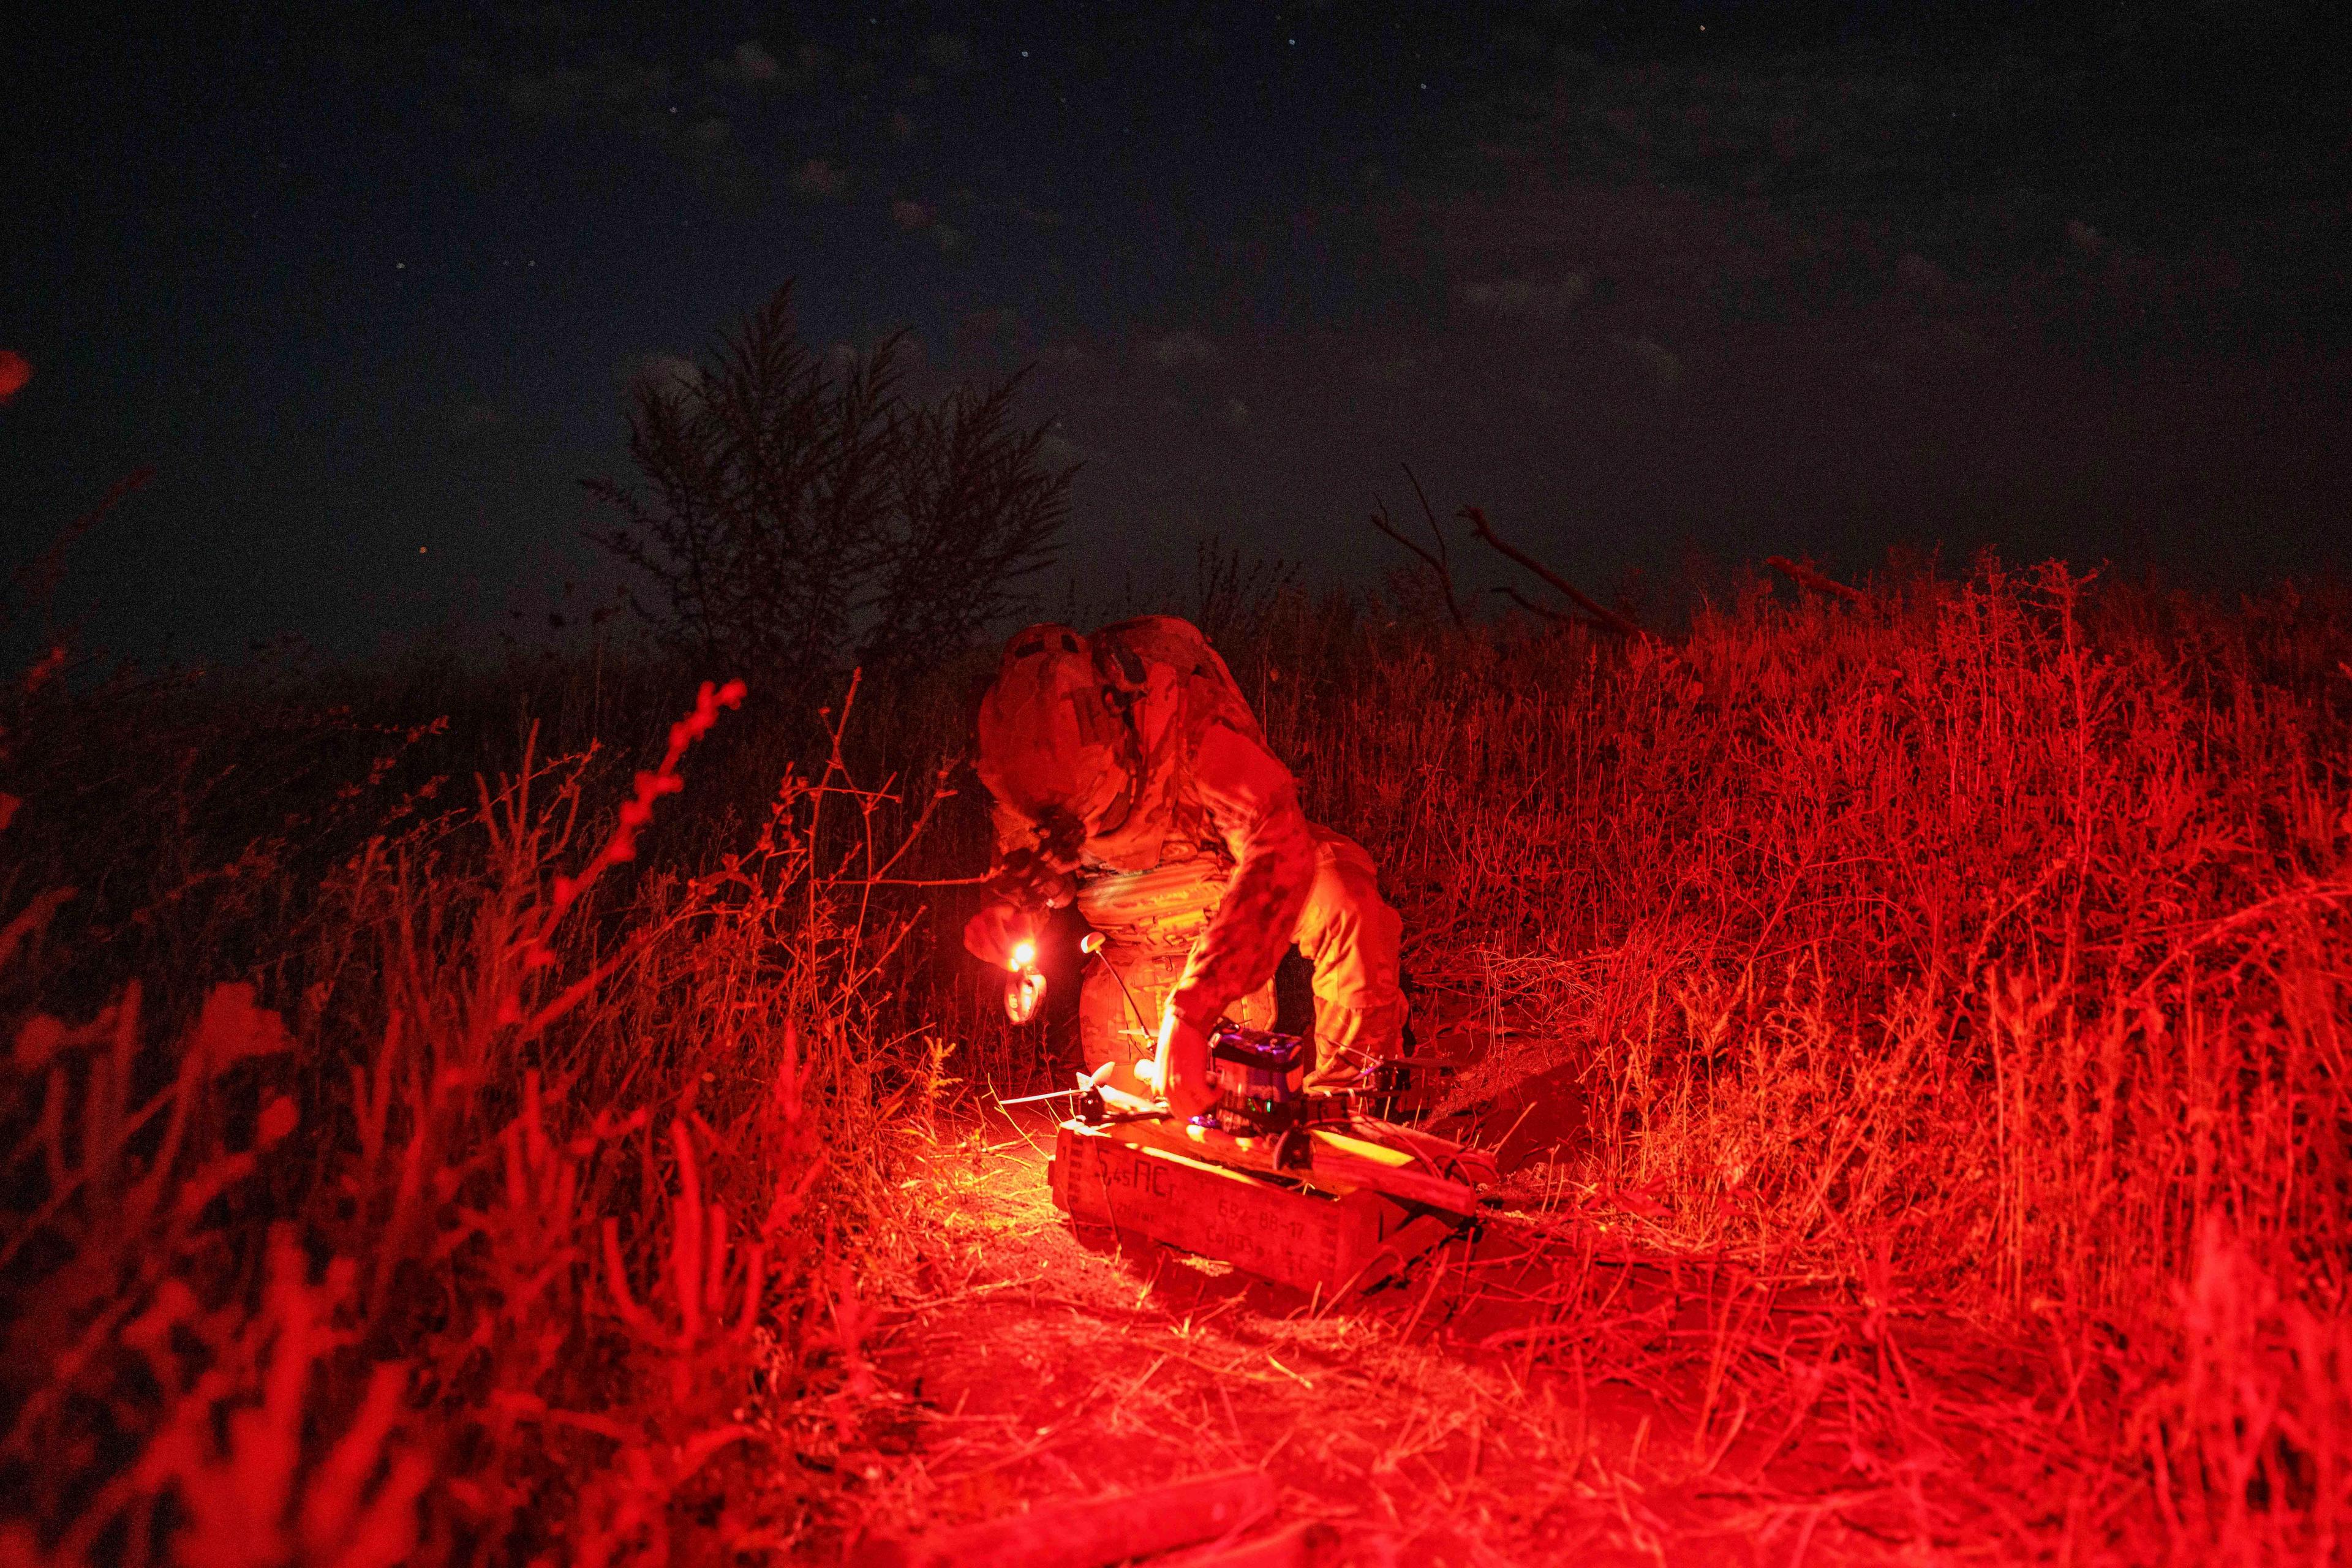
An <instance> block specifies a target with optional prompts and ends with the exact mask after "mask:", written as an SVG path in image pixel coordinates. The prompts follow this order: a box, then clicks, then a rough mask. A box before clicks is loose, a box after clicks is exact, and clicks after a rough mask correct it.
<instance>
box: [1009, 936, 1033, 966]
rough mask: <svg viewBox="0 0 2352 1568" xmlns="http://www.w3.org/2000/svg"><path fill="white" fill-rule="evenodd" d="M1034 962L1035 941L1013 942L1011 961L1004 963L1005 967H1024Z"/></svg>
mask: <svg viewBox="0 0 2352 1568" xmlns="http://www.w3.org/2000/svg"><path fill="white" fill-rule="evenodd" d="M1036 962H1037V944H1036V943H1035V942H1015V943H1014V944H1013V962H1012V963H1010V964H1008V965H1006V967H1007V968H1011V969H1026V968H1028V967H1029V966H1030V965H1031V964H1033V963H1036Z"/></svg>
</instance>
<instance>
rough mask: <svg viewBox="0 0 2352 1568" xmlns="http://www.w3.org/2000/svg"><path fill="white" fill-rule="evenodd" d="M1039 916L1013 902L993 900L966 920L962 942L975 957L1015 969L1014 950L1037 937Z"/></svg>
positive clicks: (983, 961) (992, 964)
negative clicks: (1014, 904)
mask: <svg viewBox="0 0 2352 1568" xmlns="http://www.w3.org/2000/svg"><path fill="white" fill-rule="evenodd" d="M1037 924H1038V922H1037V918H1036V916H1034V915H1033V914H1031V913H1030V912H1029V911H1028V910H1023V909H1017V908H1015V907H1014V906H1013V905H1011V904H1003V903H997V904H990V905H989V906H988V907H987V908H986V909H983V910H981V911H980V913H978V914H976V915H974V916H972V917H971V919H970V920H969V921H965V922H964V928H963V945H964V946H965V948H966V949H967V950H969V951H970V952H971V955H972V956H973V957H974V958H977V959H979V960H980V961H981V962H982V963H985V964H988V965H990V966H991V967H992V968H996V969H1015V968H1018V967H1019V965H1018V964H1015V963H1013V951H1014V950H1015V949H1016V948H1018V947H1019V946H1020V945H1021V944H1022V943H1023V942H1033V943H1034V942H1035V941H1036V940H1037Z"/></svg>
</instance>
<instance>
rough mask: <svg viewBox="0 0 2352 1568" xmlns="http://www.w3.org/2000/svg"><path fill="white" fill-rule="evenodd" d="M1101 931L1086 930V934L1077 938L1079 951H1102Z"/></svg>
mask: <svg viewBox="0 0 2352 1568" xmlns="http://www.w3.org/2000/svg"><path fill="white" fill-rule="evenodd" d="M1102 943H1103V936H1102V932H1100V931H1088V932H1087V934H1086V935H1084V936H1082V937H1080V938H1078V951H1079V952H1101V951H1102Z"/></svg>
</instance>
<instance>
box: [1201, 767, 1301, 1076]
mask: <svg viewBox="0 0 2352 1568" xmlns="http://www.w3.org/2000/svg"><path fill="white" fill-rule="evenodd" d="M1192 771H1193V779H1194V781H1195V783H1196V784H1198V786H1199V788H1200V791H1201V801H1202V805H1205V806H1207V807H1208V811H1209V819H1210V821H1211V822H1212V823H1213V824H1214V825H1215V826H1216V829H1217V831H1218V832H1219V833H1220V834H1221V835H1223V837H1224V840H1225V845H1226V847H1227V848H1229V849H1230V850H1231V851H1232V852H1233V857H1234V879H1233V883H1232V885H1231V886H1229V887H1228V888H1227V889H1225V896H1224V900H1223V902H1221V903H1220V904H1219V905H1218V906H1217V913H1216V918H1215V919H1214V920H1213V921H1210V923H1209V931H1208V934H1207V935H1206V936H1204V937H1203V938H1202V941H1201V945H1200V947H1199V948H1198V949H1197V950H1196V951H1195V952H1193V954H1192V962H1191V963H1189V964H1187V965H1186V966H1185V970H1184V976H1183V978H1182V979H1181V981H1179V982H1178V983H1177V986H1176V990H1175V992H1174V994H1172V995H1171V997H1170V998H1169V1000H1170V1004H1171V1005H1172V1006H1173V1007H1174V1008H1175V1009H1176V1011H1177V1012H1178V1013H1179V1014H1180V1015H1181V1016H1182V1017H1183V1019H1184V1021H1185V1022H1186V1023H1188V1024H1190V1025H1192V1026H1193V1027H1194V1028H1196V1029H1202V1030H1206V1029H1207V1028H1208V1027H1209V1026H1211V1025H1213V1024H1214V1023H1215V1022H1216V1021H1217V1016H1218V1015H1219V1014H1221V1013H1223V1011H1224V1010H1225V1009H1226V1008H1228V1007H1230V1006H1232V1005H1233V1004H1234V1001H1235V1000H1237V999H1238V998H1240V997H1243V996H1246V995H1248V994H1250V993H1251V992H1253V991H1255V990H1256V989H1257V988H1258V987H1259V986H1261V985H1263V984H1265V983H1266V982H1267V981H1268V980H1271V979H1272V978H1274V971H1275V967H1276V965H1277V964H1279V963H1281V962H1282V953H1283V950H1284V949H1285V948H1286V947H1288V946H1289V945H1290V939H1291V935H1292V933H1293V932H1294V931H1297V927H1298V912H1299V910H1300V909H1301V908H1302V907H1304V906H1305V904H1306V902H1307V885H1308V884H1309V883H1310V882H1311V881H1312V880H1313V879H1314V876H1315V841H1314V839H1313V837H1310V836H1309V834H1308V832H1307V816H1306V814H1305V813H1303V812H1301V811H1300V810H1299V809H1298V787H1297V784H1296V783H1295V782H1294V781H1293V780H1292V779H1291V776H1290V770H1289V769H1288V768H1286V767H1284V766H1283V765H1282V763H1279V762H1277V761H1276V759H1275V757H1274V755H1273V754H1272V753H1271V752H1268V751H1266V749H1265V747H1264V746H1262V745H1260V744H1259V743H1258V742H1256V741H1255V740H1254V739H1252V738H1251V737H1249V736H1246V735H1244V734H1242V733H1241V732H1240V731H1236V730H1234V729H1231V728H1229V727H1227V726H1225V725H1223V724H1212V725H1210V726H1209V727H1208V729H1207V731H1206V732H1205V733H1204V734H1203V735H1202V739H1201V744H1200V748H1199V750H1198V751H1197V752H1195V753H1194V755H1193V762H1192Z"/></svg>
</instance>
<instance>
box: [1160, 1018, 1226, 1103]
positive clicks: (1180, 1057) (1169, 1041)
mask: <svg viewBox="0 0 2352 1568" xmlns="http://www.w3.org/2000/svg"><path fill="white" fill-rule="evenodd" d="M1150 1081H1151V1082H1152V1083H1153V1084H1154V1085H1155V1086H1156V1087H1157V1088H1158V1089H1159V1090H1160V1098H1161V1099H1162V1100H1166V1101H1167V1102H1168V1109H1169V1110H1171V1111H1174V1112H1175V1113H1176V1115H1178V1116H1179V1117H1181V1118H1184V1119H1186V1120H1190V1119H1191V1118H1192V1117H1195V1116H1198V1115H1200V1114H1201V1112H1202V1111H1204V1110H1208V1109H1209V1108H1210V1107H1211V1106H1213V1105H1214V1104H1216V1103H1217V1091H1216V1089H1214V1088H1213V1087H1212V1086H1211V1085H1210V1082H1209V1037H1208V1036H1207V1035H1206V1034H1203V1033H1202V1031H1201V1030H1200V1028H1198V1027H1197V1026H1194V1025H1193V1024H1192V1023H1190V1022H1188V1021H1187V1020H1186V1019H1185V1017H1184V1015H1183V1014H1181V1013H1179V1012H1178V1011H1177V1010H1176V1009H1175V1008H1173V1007H1171V1008H1169V1009H1168V1010H1167V1012H1165V1013H1164V1014H1162V1015H1161V1016H1160V1054H1159V1057H1158V1058H1157V1059H1156V1060H1155V1061H1154V1063H1153V1071H1152V1073H1151V1075H1150Z"/></svg>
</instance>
